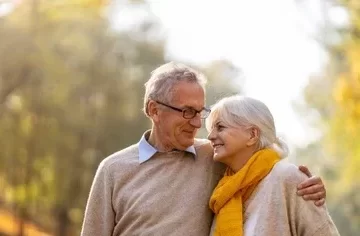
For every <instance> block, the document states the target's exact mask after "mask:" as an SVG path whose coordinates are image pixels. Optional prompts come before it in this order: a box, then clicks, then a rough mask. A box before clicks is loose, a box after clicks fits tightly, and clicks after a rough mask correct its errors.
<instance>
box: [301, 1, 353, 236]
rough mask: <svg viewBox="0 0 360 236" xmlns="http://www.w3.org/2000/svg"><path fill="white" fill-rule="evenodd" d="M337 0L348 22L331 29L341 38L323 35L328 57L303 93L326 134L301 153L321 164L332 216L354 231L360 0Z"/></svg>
mask: <svg viewBox="0 0 360 236" xmlns="http://www.w3.org/2000/svg"><path fill="white" fill-rule="evenodd" d="M324 1H325V0H324ZM325 2H327V1H325ZM335 2H336V3H337V5H341V6H342V7H343V8H344V9H345V10H346V11H347V13H348V16H349V23H348V24H347V25H342V26H341V28H335V30H334V31H333V33H334V34H333V36H334V35H335V36H336V37H337V38H339V39H340V40H334V38H333V37H331V35H324V37H322V38H325V39H328V40H326V41H324V42H325V43H326V45H325V46H326V47H325V48H327V49H328V53H329V61H328V64H327V66H326V67H325V68H324V72H323V74H322V75H319V76H317V77H313V78H312V79H311V80H310V82H309V84H308V86H307V87H306V89H305V93H304V94H305V100H306V105H307V107H308V108H309V109H308V110H310V111H313V112H315V113H316V114H317V116H318V117H319V119H318V120H317V122H316V123H315V125H316V126H317V127H318V128H319V129H320V130H321V131H322V132H323V136H322V137H321V139H320V140H319V141H317V142H316V143H313V144H310V145H309V146H308V147H307V148H306V149H302V150H299V151H298V155H299V156H301V157H302V158H305V159H306V158H308V159H309V163H310V162H311V163H312V164H314V165H318V166H321V165H322V167H321V168H322V171H323V172H322V173H323V175H324V177H325V178H326V180H327V182H326V185H327V189H328V192H329V194H328V195H329V198H328V199H329V203H330V204H329V208H330V209H331V211H332V213H333V214H332V216H333V218H334V220H335V222H336V224H337V226H338V228H339V231H340V232H341V235H349V236H350V235H355V234H357V232H359V231H360V185H359V181H358V179H359V178H360V173H359V170H360V33H359V32H360V8H359V4H358V1H350V0H339V1H335ZM332 4H334V1H333V2H332ZM327 37H328V38H327ZM319 88H321V89H319ZM314 150H316V152H315V153H314ZM314 155H315V156H316V155H320V157H323V158H318V159H313V158H314ZM318 157H319V156H318ZM310 158H312V159H310Z"/></svg>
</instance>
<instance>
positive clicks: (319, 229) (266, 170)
mask: <svg viewBox="0 0 360 236" xmlns="http://www.w3.org/2000/svg"><path fill="white" fill-rule="evenodd" d="M206 128H207V129H208V131H209V136H208V139H209V140H210V141H211V144H212V146H213V148H214V160H215V161H219V162H222V163H224V164H226V165H227V166H228V168H227V170H226V172H225V175H224V177H223V178H222V179H221V180H220V182H219V184H218V185H217V187H216V188H215V190H214V192H213V194H212V196H211V199H210V202H209V206H210V208H211V209H212V211H213V212H214V213H215V216H216V217H215V220H214V223H213V228H212V233H213V235H221V236H224V235H225V236H226V235H234V236H235V235H236V236H239V235H249V236H250V235H251V236H253V235H256V236H262V235H263V236H265V235H266V236H272V235H274V236H275V235H276V236H278V235H282V236H287V235H289V236H290V235H304V236H306V235H309V236H310V235H316V236H322V235H324V236H325V235H326V236H329V235H339V233H338V231H337V229H336V226H335V225H334V223H333V221H332V220H331V218H330V216H329V214H328V211H327V209H326V207H325V205H323V206H320V207H317V206H315V205H314V203H313V202H311V201H305V200H304V199H303V198H301V197H298V196H296V195H294V194H293V193H294V191H296V189H295V188H296V185H297V184H299V183H301V182H302V181H304V180H305V179H306V178H307V177H306V176H305V175H304V174H303V173H301V172H300V171H298V168H297V167H296V166H295V165H293V164H290V163H288V162H286V161H285V160H283V158H284V157H286V155H287V153H288V148H287V146H286V144H285V143H284V142H283V141H281V140H280V139H279V138H278V137H277V136H276V129H275V125H274V119H273V117H272V115H271V113H270V111H269V109H268V108H267V107H266V105H265V104H264V103H262V102H260V101H258V100H256V99H252V98H249V97H242V96H232V97H227V98H224V99H222V100H220V101H219V102H218V103H216V104H215V105H214V106H213V108H212V111H211V113H210V116H209V117H208V119H207V120H206Z"/></svg>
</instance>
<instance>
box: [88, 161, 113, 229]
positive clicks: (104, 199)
mask: <svg viewBox="0 0 360 236" xmlns="http://www.w3.org/2000/svg"><path fill="white" fill-rule="evenodd" d="M111 194H112V181H111V178H110V176H109V174H108V172H107V168H106V166H104V163H103V162H102V163H100V165H99V168H98V170H97V171H96V174H95V177H94V181H93V183H92V186H91V190H90V194H89V198H88V201H87V205H86V209H85V215H84V221H83V225H82V229H81V236H94V235H99V236H100V235H101V236H111V235H112V233H113V230H114V222H115V213H114V210H113V207H112V201H111Z"/></svg>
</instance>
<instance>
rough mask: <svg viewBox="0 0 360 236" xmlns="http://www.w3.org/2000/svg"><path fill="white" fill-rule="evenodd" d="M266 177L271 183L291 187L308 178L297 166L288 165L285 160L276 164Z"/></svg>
mask: <svg viewBox="0 0 360 236" xmlns="http://www.w3.org/2000/svg"><path fill="white" fill-rule="evenodd" d="M268 177H269V179H271V180H273V181H276V182H279V181H281V182H282V183H284V184H292V185H293V184H298V183H301V182H302V181H304V180H305V179H307V178H308V177H307V176H306V175H305V174H304V173H302V172H301V171H300V170H299V168H298V166H296V165H294V164H292V163H290V162H289V161H288V160H287V159H283V160H281V161H279V162H277V163H276V164H275V165H274V167H273V169H272V170H271V172H270V173H269V176H268Z"/></svg>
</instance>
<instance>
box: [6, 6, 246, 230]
mask: <svg viewBox="0 0 360 236" xmlns="http://www.w3.org/2000/svg"><path fill="white" fill-rule="evenodd" d="M134 3H136V4H140V3H141V1H134ZM106 6H107V1H101V0H76V1H74V0H61V1H60V0H59V1H58V0H52V1H41V0H38V1H23V3H22V4H20V5H19V6H18V7H17V8H16V9H15V11H14V12H13V13H12V14H10V15H8V16H6V17H4V18H1V19H0V135H1V138H0V147H1V151H0V154H1V155H0V187H1V189H4V190H5V193H4V194H2V196H0V203H1V202H3V201H4V202H5V205H6V206H12V207H13V209H14V211H15V213H16V215H18V216H19V217H22V218H29V219H31V220H32V221H34V222H35V223H38V224H39V225H41V226H42V227H43V228H44V229H47V230H48V231H50V232H54V233H55V234H56V235H78V234H79V230H80V226H81V223H82V217H83V212H84V207H85V204H86V200H87V197H88V193H89V189H90V185H91V182H92V179H93V176H94V174H95V170H96V168H97V166H98V164H99V162H100V161H101V160H102V159H103V158H105V157H106V156H107V155H109V154H111V153H113V152H115V151H118V150H120V149H122V148H124V147H126V146H128V145H130V144H133V143H135V142H137V141H138V140H139V138H140V137H141V135H142V133H143V132H144V131H145V130H146V129H149V128H150V122H149V121H148V119H147V118H146V117H145V116H144V114H143V112H142V110H141V109H142V103H143V94H144V82H145V81H146V80H147V79H148V76H149V74H150V72H151V71H152V70H153V69H154V68H156V67H157V66H159V65H161V64H163V63H164V62H165V60H164V54H165V53H164V47H163V45H164V42H162V41H154V40H152V41H149V40H147V39H146V38H147V37H145V36H146V32H136V36H137V37H136V39H134V38H133V37H132V36H133V34H132V33H131V32H114V31H112V30H111V27H110V24H109V22H108V20H107V19H106V14H104V13H106ZM140 36H142V37H140ZM204 71H205V73H206V74H207V75H208V76H209V81H210V83H211V85H210V87H209V92H208V101H210V103H213V102H214V100H211V99H212V98H218V96H220V95H225V94H228V93H225V91H230V93H234V92H235V91H238V90H237V89H233V86H231V81H232V80H233V79H234V77H235V75H236V69H235V68H234V67H233V66H232V65H231V64H230V63H228V62H221V61H218V62H214V63H213V64H211V65H209V66H207V67H206V68H205V69H204ZM225 81H226V82H225ZM239 91H240V89H239Z"/></svg>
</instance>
